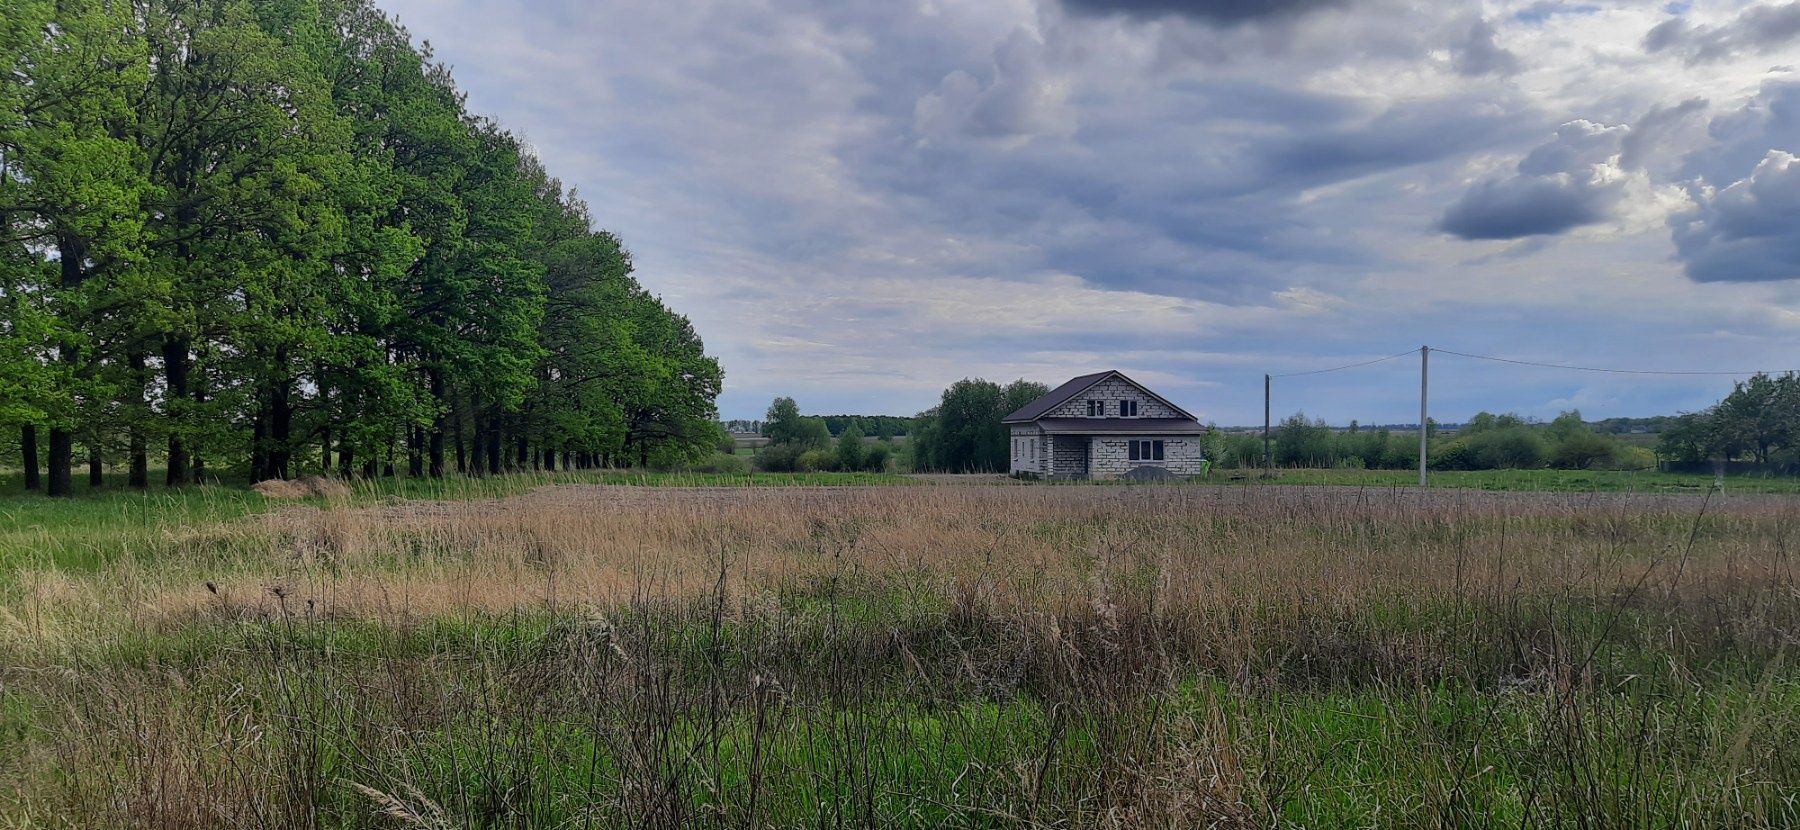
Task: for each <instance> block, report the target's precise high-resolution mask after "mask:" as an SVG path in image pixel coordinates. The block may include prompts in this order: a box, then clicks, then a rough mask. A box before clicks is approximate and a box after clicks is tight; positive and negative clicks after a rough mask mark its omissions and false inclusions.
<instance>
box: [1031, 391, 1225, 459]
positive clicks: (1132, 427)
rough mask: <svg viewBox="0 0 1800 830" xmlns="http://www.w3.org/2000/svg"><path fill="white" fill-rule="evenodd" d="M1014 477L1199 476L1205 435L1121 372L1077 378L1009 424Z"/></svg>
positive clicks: (1195, 422) (1186, 417)
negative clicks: (1134, 474) (1202, 437)
mask: <svg viewBox="0 0 1800 830" xmlns="http://www.w3.org/2000/svg"><path fill="white" fill-rule="evenodd" d="M1004 422H1005V423H1006V425H1007V428H1008V429H1009V430H1010V431H1011V433H1012V472H1014V473H1031V474H1035V475H1040V476H1045V477H1051V478H1119V477H1121V476H1125V475H1127V474H1131V473H1132V472H1133V471H1134V470H1136V471H1141V472H1138V473H1137V475H1155V474H1161V473H1167V474H1169V475H1175V476H1191V475H1199V474H1200V472H1201V452H1200V438H1201V436H1203V435H1205V434H1206V427H1204V426H1201V425H1200V422H1199V421H1198V420H1196V419H1195V418H1194V416H1193V415H1191V414H1189V413H1188V412H1187V410H1184V409H1182V408H1181V407H1179V406H1176V405H1175V404H1172V403H1170V402H1169V401H1168V399H1166V398H1164V397H1162V396H1161V395H1158V394H1156V393H1155V392H1152V391H1150V390H1149V389H1148V388H1147V387H1145V386H1144V385H1143V384H1140V383H1138V382H1137V381H1134V380H1132V379H1131V378H1128V377H1126V376H1125V375H1124V374H1123V373H1120V372H1118V371H1106V372H1098V373H1095V374H1092V375H1082V376H1081V377H1078V378H1074V379H1073V380H1070V381H1069V382H1068V383H1065V384H1063V385H1061V386H1058V387H1056V388H1055V389H1052V390H1050V392H1049V393H1048V394H1045V395H1044V396H1043V397H1041V398H1038V399H1037V400H1035V401H1032V402H1031V403H1029V404H1026V405H1025V406H1024V407H1022V408H1020V409H1019V411H1017V412H1014V413H1012V414H1011V415H1008V416H1006V418H1005V419H1004Z"/></svg>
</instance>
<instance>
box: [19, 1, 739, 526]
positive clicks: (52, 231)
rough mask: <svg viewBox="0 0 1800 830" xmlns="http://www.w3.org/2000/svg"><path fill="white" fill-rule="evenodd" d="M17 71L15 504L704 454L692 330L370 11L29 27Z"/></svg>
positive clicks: (708, 391)
mask: <svg viewBox="0 0 1800 830" xmlns="http://www.w3.org/2000/svg"><path fill="white" fill-rule="evenodd" d="M0 70H3V71H4V73H5V76H4V79H3V80H0V428H5V429H6V430H7V431H9V432H11V433H13V434H16V435H17V436H18V438H17V442H18V452H19V459H20V462H21V466H23V468H24V470H25V475H26V483H27V486H28V487H37V486H39V484H40V481H39V475H40V473H39V470H40V468H43V469H46V470H47V473H46V474H45V476H44V478H45V481H44V482H43V486H44V487H45V489H47V491H48V492H49V493H51V494H52V495H67V494H69V493H70V492H71V490H72V468H73V466H74V463H75V461H76V459H77V457H78V456H79V457H85V460H86V463H87V466H88V472H89V478H90V482H91V483H92V484H94V485H98V484H99V483H100V482H101V474H102V470H103V468H104V466H105V464H106V463H108V462H111V463H115V464H116V463H118V459H123V460H124V466H126V467H127V469H128V470H129V474H128V481H129V483H130V484H131V485H132V486H137V487H143V486H146V485H147V484H148V483H149V470H150V465H151V463H152V462H153V461H159V462H161V463H162V465H163V467H164V469H165V471H166V472H165V481H166V482H167V483H168V484H170V485H180V484H185V483H188V482H193V481H197V480H201V479H203V478H206V477H208V476H209V475H212V474H214V473H216V472H217V470H218V469H219V468H221V467H223V468H229V469H231V470H232V471H234V472H238V473H247V474H248V475H249V477H251V478H252V479H263V478H285V477H289V476H292V475H296V474H299V473H300V472H303V471H313V470H317V471H336V472H337V473H338V474H339V475H343V476H356V475H360V476H373V475H381V474H395V473H396V468H399V467H404V468H405V472H406V473H407V474H408V475H413V476H427V475H429V476H441V475H443V474H445V472H446V470H447V469H449V468H450V465H451V463H452V462H451V461H450V460H449V457H453V458H454V465H455V469H458V470H461V471H466V472H471V473H481V472H487V473H498V472H501V471H503V470H505V469H509V468H517V467H525V466H531V467H540V468H543V467H552V468H553V467H556V466H559V465H560V466H562V467H565V468H566V467H570V466H595V465H604V464H615V463H638V464H645V463H651V462H653V461H655V462H666V461H674V460H681V459H685V458H691V457H698V456H701V455H704V454H706V453H708V452H710V451H711V449H712V446H713V443H714V441H715V439H716V436H717V427H716V425H715V418H716V411H715V408H714V400H715V398H716V397H717V394H718V392H719V387H720V383H721V380H722V373H721V370H720V368H719V366H718V364H717V362H716V361H714V360H713V359H712V358H710V357H708V356H707V355H706V353H705V350H704V347H703V344H702V342H701V340H700V338H699V336H698V335H697V333H696V332H695V331H694V329H693V327H692V326H691V325H690V324H689V322H688V321H687V320H686V319H685V318H684V317H682V316H680V315H678V314H676V313H674V312H673V311H671V310H670V309H669V308H667V307H666V306H665V305H664V304H663V303H662V302H661V301H660V300H659V299H658V298H657V297H655V296H653V295H651V294H649V293H648V292H646V291H645V290H644V289H643V287H642V286H640V285H639V284H638V283H637V282H636V280H635V279H634V278H633V277H632V263H631V257H630V255H629V254H628V253H627V251H626V249H625V248H624V246H623V245H622V244H621V242H620V240H619V239H618V238H616V237H615V236H613V235H612V234H610V233H607V232H605V231H598V230H595V229H594V228H593V225H594V222H593V220H592V217H591V215H590V212H589V207H588V205H587V204H586V203H585V202H583V201H582V200H581V199H580V198H578V197H577V195H576V194H575V193H574V192H573V191H572V190H569V189H566V188H565V187H564V186H563V185H562V184H561V183H560V182H559V181H558V180H557V179H556V178H554V177H553V176H551V175H550V174H549V173H548V172H547V171H546V170H545V169H544V168H543V166H542V164H541V163H540V162H539V161H538V160H537V159H536V158H535V157H534V156H533V155H532V153H531V152H530V151H529V150H528V149H527V148H526V147H525V146H524V145H523V144H522V143H521V141H520V140H519V139H518V138H517V137H516V136H514V135H512V134H511V133H509V132H507V131H506V130H505V129H503V128H501V127H500V126H499V125H498V124H496V123H494V122H492V121H490V120H488V119H485V118H482V117H479V116H476V115H473V114H471V113H470V112H469V111H468V110H467V108H466V106H465V101H464V96H463V94H462V93H461V92H460V91H459V90H458V89H457V88H456V86H455V84H454V83H453V81H452V79H451V77H450V74H449V72H448V70H447V69H446V68H445V67H444V66H442V65H441V64H438V63H436V62H434V61H433V59H432V57H431V55H430V53H429V51H428V50H427V49H424V48H421V47H416V46H415V45H414V44H413V43H412V41H411V38H410V36H409V35H408V33H407V32H406V31H405V30H404V29H403V28H401V27H400V26H399V25H398V24H397V23H396V22H395V21H394V20H393V19H392V18H390V17H389V16H388V15H386V14H384V13H383V12H382V11H380V10H379V9H377V8H375V7H374V6H373V5H372V4H371V3H370V2H368V0H214V1H213V2H205V3H195V2H186V1H185V0H136V1H135V2H115V0H13V2H11V3H9V4H8V9H7V12H6V14H5V15H3V16H0Z"/></svg>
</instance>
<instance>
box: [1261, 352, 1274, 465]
mask: <svg viewBox="0 0 1800 830" xmlns="http://www.w3.org/2000/svg"><path fill="white" fill-rule="evenodd" d="M1274 471H1275V460H1274V456H1271V455H1270V454H1269V376H1268V375H1263V472H1264V473H1265V474H1268V473H1273V472H1274Z"/></svg>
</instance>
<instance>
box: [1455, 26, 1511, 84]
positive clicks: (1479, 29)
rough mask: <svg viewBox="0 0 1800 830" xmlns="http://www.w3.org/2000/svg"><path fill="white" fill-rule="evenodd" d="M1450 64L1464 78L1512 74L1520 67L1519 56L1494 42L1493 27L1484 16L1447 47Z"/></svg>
mask: <svg viewBox="0 0 1800 830" xmlns="http://www.w3.org/2000/svg"><path fill="white" fill-rule="evenodd" d="M1450 67H1451V68H1452V69H1455V70H1456V74H1458V75H1462V76H1463V77H1466V78H1473V77H1478V76H1481V75H1511V74H1514V73H1516V72H1518V71H1519V56H1518V55H1515V54H1513V53H1512V52H1509V51H1507V50H1506V49H1504V48H1502V47H1501V46H1500V45H1499V44H1497V43H1495V42H1494V27H1493V24H1491V23H1488V22H1487V20H1485V19H1480V20H1476V21H1475V23H1474V24H1473V25H1471V26H1470V27H1469V33H1468V36H1467V37H1465V38H1463V40H1462V41H1461V42H1459V43H1457V44H1455V45H1454V46H1452V47H1451V48H1450Z"/></svg>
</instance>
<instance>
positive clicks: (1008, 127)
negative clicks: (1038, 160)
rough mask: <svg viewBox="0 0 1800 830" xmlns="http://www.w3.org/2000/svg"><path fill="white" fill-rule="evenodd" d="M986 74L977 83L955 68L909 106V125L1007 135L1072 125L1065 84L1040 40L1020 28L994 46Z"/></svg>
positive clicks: (936, 132) (937, 132) (935, 131)
mask: <svg viewBox="0 0 1800 830" xmlns="http://www.w3.org/2000/svg"><path fill="white" fill-rule="evenodd" d="M989 76H990V78H991V80H990V81H989V82H988V83H987V84H985V85H984V84H982V82H981V81H979V80H977V79H976V78H975V76H974V75H971V74H970V73H968V72H966V71H964V70H961V69H958V70H955V71H953V72H951V73H949V74H948V75H945V76H944V80H943V81H942V82H940V83H939V84H938V88H937V89H936V90H934V91H933V92H931V93H930V94H928V95H925V96H923V97H921V98H920V99H919V100H918V103H917V104H916V105H915V107H914V111H913V113H914V128H915V129H916V130H917V131H918V132H920V133H922V134H925V135H928V136H943V135H945V134H947V133H950V132H956V131H960V132H964V133H967V134H969V135H974V136H982V137H990V138H1008V137H1016V136H1029V135H1035V134H1042V133H1055V132H1064V131H1067V130H1068V129H1070V128H1071V127H1072V124H1071V121H1070V116H1069V113H1068V111H1067V109H1066V108H1065V107H1064V97H1065V94H1066V93H1065V90H1064V89H1063V87H1062V85H1061V84H1060V83H1059V82H1058V81H1057V80H1056V78H1055V77H1053V75H1052V73H1051V71H1050V67H1049V66H1048V64H1047V63H1046V61H1045V56H1044V42H1043V41H1042V40H1039V39H1038V38H1037V37H1036V36H1035V35H1033V34H1031V33H1030V32H1028V31H1026V30H1025V29H1023V28H1019V29H1014V30H1013V31H1012V33H1011V34H1010V35H1008V36H1007V37H1006V39H1005V40H1004V41H1001V42H1000V43H999V44H998V45H996V46H995V47H994V59H993V64H992V66H991V67H990V71H989Z"/></svg>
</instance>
